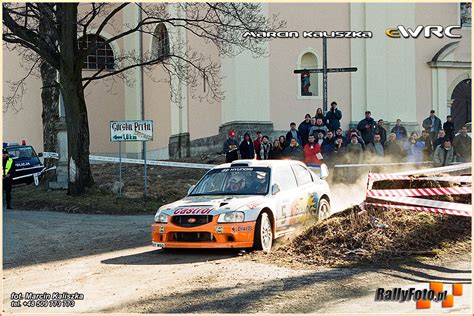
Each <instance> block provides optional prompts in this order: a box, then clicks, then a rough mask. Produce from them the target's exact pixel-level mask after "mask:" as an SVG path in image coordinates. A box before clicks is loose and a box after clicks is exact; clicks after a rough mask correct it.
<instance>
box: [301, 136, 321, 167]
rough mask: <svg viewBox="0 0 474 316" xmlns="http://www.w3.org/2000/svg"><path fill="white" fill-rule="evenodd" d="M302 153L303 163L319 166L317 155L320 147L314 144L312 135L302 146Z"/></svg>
mask: <svg viewBox="0 0 474 316" xmlns="http://www.w3.org/2000/svg"><path fill="white" fill-rule="evenodd" d="M303 153H304V162H305V164H306V165H308V166H311V165H313V166H314V165H320V164H321V161H319V159H318V157H317V156H316V155H317V154H320V153H321V146H320V145H319V144H318V143H316V142H315V138H314V136H313V135H311V136H309V137H308V143H307V144H306V145H304V149H303Z"/></svg>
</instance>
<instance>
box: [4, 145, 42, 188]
mask: <svg viewBox="0 0 474 316" xmlns="http://www.w3.org/2000/svg"><path fill="white" fill-rule="evenodd" d="M3 147H4V148H6V150H7V151H8V155H9V156H10V157H11V158H12V159H13V162H14V163H15V167H16V171H15V175H14V178H13V184H19V183H25V184H31V183H33V182H34V181H35V177H36V179H39V177H40V175H41V172H42V171H43V170H44V165H43V164H42V163H41V161H40V159H39V157H38V155H37V154H36V152H35V150H34V149H33V147H32V146H29V145H26V144H25V143H23V144H21V145H19V144H16V143H14V144H12V143H10V144H7V143H4V144H3ZM37 181H38V180H37Z"/></svg>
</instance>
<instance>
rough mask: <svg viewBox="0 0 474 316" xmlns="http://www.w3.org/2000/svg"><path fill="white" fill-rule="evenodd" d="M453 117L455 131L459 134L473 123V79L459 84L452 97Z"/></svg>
mask: <svg viewBox="0 0 474 316" xmlns="http://www.w3.org/2000/svg"><path fill="white" fill-rule="evenodd" d="M451 99H453V100H454V101H453V104H452V105H451V116H452V117H453V122H454V128H455V131H456V132H458V131H459V130H460V129H461V127H463V126H464V124H466V123H468V122H471V115H472V110H471V79H466V80H463V81H461V82H460V83H458V85H457V86H456V88H454V91H453V94H452V95H451Z"/></svg>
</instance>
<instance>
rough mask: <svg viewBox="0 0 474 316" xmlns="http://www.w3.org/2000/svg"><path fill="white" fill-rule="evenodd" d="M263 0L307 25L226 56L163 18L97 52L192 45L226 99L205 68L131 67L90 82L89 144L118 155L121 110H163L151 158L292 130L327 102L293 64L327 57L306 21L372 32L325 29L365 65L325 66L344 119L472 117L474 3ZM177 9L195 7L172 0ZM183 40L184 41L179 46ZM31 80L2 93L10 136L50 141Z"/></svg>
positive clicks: (332, 55)
mask: <svg viewBox="0 0 474 316" xmlns="http://www.w3.org/2000/svg"><path fill="white" fill-rule="evenodd" d="M81 5H82V4H81ZM262 7H263V11H264V12H265V14H266V15H268V16H273V15H278V17H279V18H280V19H283V20H285V21H286V26H285V30H284V31H286V32H288V34H293V35H294V34H297V35H299V36H298V37H296V36H287V37H286V38H272V39H271V40H269V41H266V42H265V45H266V49H267V54H265V55H264V56H259V57H255V56H252V54H250V53H247V52H243V53H241V54H239V55H237V56H235V57H233V58H224V57H220V56H219V54H218V51H217V49H216V48H215V47H214V46H213V45H212V44H209V43H204V41H203V40H202V39H201V38H197V37H196V36H195V35H193V34H192V33H191V32H189V31H185V30H183V29H181V28H175V27H173V26H172V25H167V24H166V23H165V24H158V25H156V28H155V32H154V33H153V34H134V35H132V36H127V37H125V38H124V39H123V40H120V41H117V42H111V43H110V45H108V44H107V45H104V46H102V47H101V48H100V49H97V50H96V51H95V52H93V53H91V54H90V55H89V56H88V59H87V61H86V62H85V63H84V65H83V73H84V76H85V77H86V76H89V75H91V74H93V73H94V71H96V70H97V69H98V68H100V67H101V66H103V65H105V66H106V69H108V71H113V69H115V67H118V65H117V62H116V59H117V56H119V54H120V53H121V52H123V51H132V50H137V49H140V48H141V49H142V51H143V53H144V54H154V56H160V55H163V56H165V55H166V54H167V53H168V52H169V51H170V50H172V49H185V48H183V47H187V46H189V47H193V48H195V50H196V51H198V52H200V53H202V54H203V58H211V59H212V60H214V61H216V62H217V63H219V64H220V65H221V67H220V77H221V78H222V79H221V89H222V92H223V94H222V98H220V99H212V98H208V97H204V96H206V95H208V92H209V89H210V87H209V84H210V83H209V82H207V81H206V80H205V78H203V80H202V81H201V82H197V83H196V84H197V85H196V86H195V87H192V88H191V87H189V86H187V85H185V84H183V83H182V82H181V81H180V80H179V78H176V77H172V78H171V83H168V82H166V79H167V74H166V72H165V71H164V70H163V69H162V68H161V67H160V66H156V70H154V71H153V73H152V75H151V76H148V75H143V73H142V69H140V68H135V69H133V70H131V71H129V72H127V77H128V79H129V80H126V81H124V80H122V79H113V80H105V79H104V80H100V81H95V82H93V83H92V84H90V85H89V86H88V87H87V88H86V91H85V94H86V102H87V108H88V117H89V124H90V135H91V145H90V151H91V153H92V154H98V155H113V156H116V155H117V153H118V144H117V143H115V142H111V140H110V127H109V122H110V121H114V120H140V119H147V120H153V125H154V126H153V130H154V137H153V140H152V141H149V142H148V143H147V145H146V150H147V156H148V158H151V159H168V158H174V157H177V156H190V155H192V156H194V155H201V154H203V153H216V152H219V151H222V142H223V140H224V139H225V138H226V136H227V133H228V131H229V130H235V131H236V132H237V135H238V136H239V137H242V136H243V134H244V133H245V132H247V131H249V132H251V135H252V137H255V131H256V130H261V131H262V132H263V133H264V134H267V135H270V136H271V138H272V139H273V138H274V137H277V136H278V135H282V134H285V133H286V132H287V131H288V129H289V124H290V122H296V124H297V125H298V124H299V123H300V122H301V121H302V120H303V119H304V116H305V114H306V113H309V114H311V115H312V116H314V115H315V113H316V109H317V108H323V91H324V84H323V74H322V73H309V74H308V73H304V74H294V70H298V69H320V68H323V39H322V38H319V37H303V33H304V32H313V33H314V32H326V34H327V35H331V32H335V31H354V33H357V32H370V33H371V37H357V36H356V37H354V38H344V37H342V38H336V37H330V38H328V39H327V55H326V58H327V67H328V68H349V67H352V68H357V71H353V72H332V73H328V75H327V96H328V97H327V99H328V103H329V104H330V103H331V102H332V101H336V102H337V104H338V108H339V109H340V110H341V111H342V115H343V116H342V120H341V126H342V128H343V129H344V130H346V129H348V128H350V127H352V126H354V125H355V124H357V122H358V121H360V120H362V119H363V118H364V112H365V111H367V110H369V111H371V112H372V117H374V118H375V119H376V120H378V119H383V120H384V121H385V122H386V125H387V127H389V128H391V127H392V126H393V125H394V124H395V121H396V120H397V119H401V121H402V125H404V126H405V127H406V128H407V129H408V130H409V131H420V130H421V122H422V121H423V119H425V118H426V117H428V115H429V113H430V110H432V109H433V110H435V111H436V115H437V116H438V117H439V118H440V119H441V120H442V121H443V122H444V121H446V116H447V115H448V114H451V115H452V116H453V121H454V122H455V124H456V128H457V129H459V128H460V127H461V126H462V125H463V124H465V123H466V122H470V121H471V3H397V4H388V3H387V4H384V3H271V4H262ZM168 11H169V13H170V15H177V16H179V15H183V14H186V12H183V11H181V10H179V8H177V6H176V4H173V3H170V4H169V5H168ZM139 14H140V12H139V10H138V9H137V7H136V6H134V5H131V6H128V7H126V8H125V9H124V11H123V14H122V15H121V16H120V17H119V18H118V19H116V20H115V22H114V23H115V25H112V26H108V27H106V28H105V31H104V32H102V36H103V38H102V39H99V41H101V40H102V41H104V40H106V39H107V38H110V37H112V36H113V35H114V32H115V31H114V30H117V29H121V28H124V27H126V25H129V24H131V23H133V21H136V20H137V19H138V17H139ZM399 26H402V28H403V29H409V30H411V31H413V30H416V29H417V27H418V26H424V27H425V28H420V30H422V31H421V32H420V34H417V35H418V37H417V38H414V36H413V35H411V36H408V38H405V37H404V36H401V35H400V36H398V37H397V36H390V35H393V34H395V35H397V34H400V31H399V29H398V27H399ZM426 26H441V27H442V30H446V29H447V28H448V27H449V26H459V28H452V29H451V30H452V32H451V33H452V34H451V35H455V36H453V37H450V36H449V35H450V34H446V33H449V32H443V33H442V37H438V36H436V35H432V34H430V33H426V32H425V30H426V29H427V28H426ZM394 31H395V32H394ZM397 32H398V33H397ZM410 34H412V33H409V35H410ZM402 35H403V34H402ZM426 35H430V36H429V37H428V36H426ZM80 36H82V34H78V37H80ZM283 37H284V36H283ZM242 40H245V38H242ZM176 41H180V42H184V43H186V45H185V46H180V47H181V48H176V47H175V46H174V45H173V42H176ZM21 64H22V60H21V59H20V57H19V56H18V54H16V53H15V51H9V50H7V49H6V48H5V47H4V49H3V71H4V72H3V84H4V90H3V94H4V96H6V95H8V94H9V93H11V91H10V90H9V82H12V81H15V80H19V79H20V78H22V77H23V76H24V75H25V74H26V72H27V69H26V68H22V67H20V65H21ZM25 87H26V89H25V91H24V93H23V97H22V100H21V104H18V105H17V106H15V107H6V106H5V104H4V113H3V135H4V136H3V139H4V142H19V141H21V140H23V139H25V140H26V141H27V142H28V143H30V144H32V145H33V146H34V147H35V148H36V150H37V151H38V152H40V151H42V150H43V141H42V139H43V138H42V123H41V122H42V121H41V111H42V105H41V79H40V78H38V77H34V76H30V77H29V78H28V79H27V80H26V85H25ZM171 91H173V93H175V94H176V95H175V96H172V95H171ZM176 96H178V97H176ZM142 146H143V145H142V143H141V142H126V143H124V144H123V145H122V151H123V152H124V153H125V155H126V156H128V157H131V158H136V157H141V156H142V152H143V148H142Z"/></svg>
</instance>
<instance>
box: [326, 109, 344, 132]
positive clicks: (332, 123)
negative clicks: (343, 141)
mask: <svg viewBox="0 0 474 316" xmlns="http://www.w3.org/2000/svg"><path fill="white" fill-rule="evenodd" d="M341 119H342V112H341V111H340V110H339V109H338V108H337V103H336V102H335V101H332V102H331V108H330V109H329V111H328V112H327V113H326V122H327V127H328V130H330V131H332V132H335V131H336V130H337V129H338V128H339V127H341Z"/></svg>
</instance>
